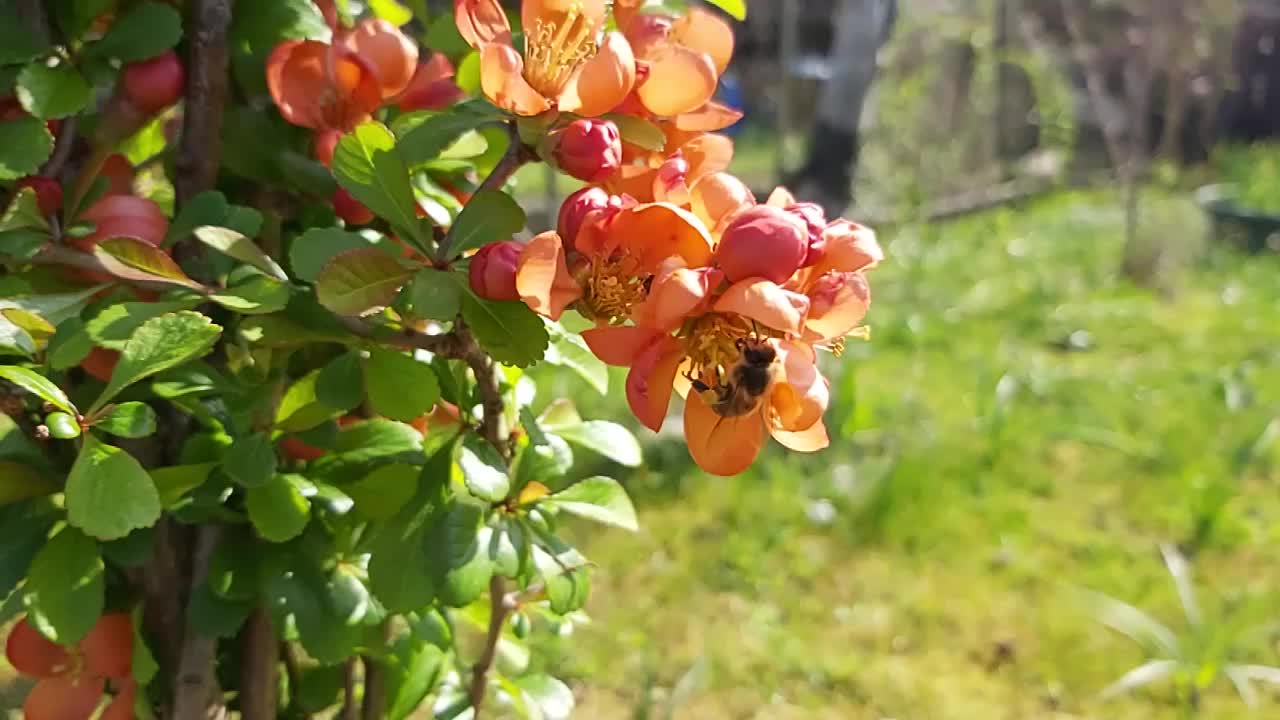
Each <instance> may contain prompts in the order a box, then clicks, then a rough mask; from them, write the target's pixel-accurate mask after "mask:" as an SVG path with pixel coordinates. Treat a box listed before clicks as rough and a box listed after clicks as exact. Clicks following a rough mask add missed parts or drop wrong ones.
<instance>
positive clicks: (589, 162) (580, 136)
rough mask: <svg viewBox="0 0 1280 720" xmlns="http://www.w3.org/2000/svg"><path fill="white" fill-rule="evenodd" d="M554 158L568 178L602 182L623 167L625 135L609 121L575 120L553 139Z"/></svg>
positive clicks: (553, 136) (555, 134)
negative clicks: (623, 140)
mask: <svg viewBox="0 0 1280 720" xmlns="http://www.w3.org/2000/svg"><path fill="white" fill-rule="evenodd" d="M551 142H552V147H553V148H554V149H553V150H552V151H551V155H552V158H553V159H554V161H555V164H556V165H557V166H558V167H559V168H560V169H561V170H562V171H564V172H565V173H566V174H567V175H570V176H572V177H575V178H577V179H579V180H582V181H584V182H600V181H602V180H604V179H606V178H608V177H609V176H610V175H613V174H614V173H615V172H617V170H618V168H619V167H620V166H621V165H622V135H621V134H620V133H619V132H618V126H617V125H614V124H613V123H612V122H610V121H608V120H595V119H587V118H583V119H580V120H574V121H573V122H571V123H569V125H568V126H567V127H565V128H564V129H563V130H560V131H558V132H556V133H554V134H553V135H552V137H551Z"/></svg>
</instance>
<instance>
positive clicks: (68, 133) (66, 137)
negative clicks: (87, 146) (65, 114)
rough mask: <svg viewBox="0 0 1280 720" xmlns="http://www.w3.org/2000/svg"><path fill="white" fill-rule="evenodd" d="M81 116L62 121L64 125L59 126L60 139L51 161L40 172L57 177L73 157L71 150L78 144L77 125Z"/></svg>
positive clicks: (50, 158)
mask: <svg viewBox="0 0 1280 720" xmlns="http://www.w3.org/2000/svg"><path fill="white" fill-rule="evenodd" d="M78 122H79V118H78V117H77V116H75V115H72V116H71V117H69V118H67V119H65V120H63V121H62V127H60V128H58V141H57V143H55V144H54V146H53V154H52V155H50V156H49V162H47V163H45V164H44V168H42V169H41V170H40V174H41V175H43V176H45V177H49V178H57V177H58V174H59V173H61V172H62V168H63V167H65V166H66V164H67V161H68V160H70V159H71V150H72V149H73V148H74V147H75V144H76V126H77V123H78Z"/></svg>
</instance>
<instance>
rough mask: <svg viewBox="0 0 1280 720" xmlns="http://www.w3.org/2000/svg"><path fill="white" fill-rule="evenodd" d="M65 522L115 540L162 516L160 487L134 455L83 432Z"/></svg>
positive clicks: (69, 478) (70, 480)
mask: <svg viewBox="0 0 1280 720" xmlns="http://www.w3.org/2000/svg"><path fill="white" fill-rule="evenodd" d="M66 493H67V499H66V503H67V522H69V523H71V524H72V525H74V526H76V527H78V528H80V529H81V530H83V531H85V532H86V533H88V534H89V535H92V536H93V537H95V538H98V539H99V540H114V539H116V538H122V537H124V536H125V535H128V534H129V533H130V532H132V531H133V530H136V529H138V528H144V527H151V526H152V525H154V524H155V523H156V521H157V520H159V519H160V509H161V508H160V493H159V492H158V491H157V490H156V484H155V482H154V481H152V479H151V476H150V475H148V474H147V471H146V470H144V469H142V465H140V464H139V463H138V461H137V460H135V459H134V458H133V456H132V455H130V454H129V453H127V452H125V451H124V450H121V449H120V448H118V447H112V446H111V445H107V444H104V443H102V442H101V441H99V440H97V439H96V438H94V437H93V436H92V435H88V436H86V437H85V440H84V446H83V447H82V448H80V455H79V456H78V457H77V458H76V462H75V464H74V465H72V466H71V473H70V474H69V475H67V490H66Z"/></svg>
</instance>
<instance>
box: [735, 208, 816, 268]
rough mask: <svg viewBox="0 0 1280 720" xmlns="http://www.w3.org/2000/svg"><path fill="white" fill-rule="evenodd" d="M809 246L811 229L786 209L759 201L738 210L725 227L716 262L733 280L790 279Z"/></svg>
mask: <svg viewBox="0 0 1280 720" xmlns="http://www.w3.org/2000/svg"><path fill="white" fill-rule="evenodd" d="M808 247H809V232H808V229H807V228H806V227H805V226H804V225H803V224H802V223H801V222H800V220H798V219H796V217H795V216H793V215H791V214H790V213H787V212H786V211H784V210H781V209H779V208H776V207H773V206H770V205H757V206H755V207H752V208H748V209H746V210H743V211H742V212H740V213H738V215H737V217H735V218H734V219H733V220H732V221H731V222H730V223H729V225H728V227H726V228H725V231H724V236H723V237H722V238H721V240H720V246H719V247H718V248H717V249H716V262H717V263H718V264H719V266H720V268H721V269H723V270H724V273H725V276H726V277H728V279H729V281H730V282H737V281H739V280H745V279H747V278H764V279H765V280H769V281H772V282H775V283H779V284H781V283H783V282H786V281H787V279H788V278H790V277H791V276H792V274H794V273H795V271H796V270H797V269H799V267H800V264H801V263H802V262H803V261H804V257H805V253H806V252H807V250H808Z"/></svg>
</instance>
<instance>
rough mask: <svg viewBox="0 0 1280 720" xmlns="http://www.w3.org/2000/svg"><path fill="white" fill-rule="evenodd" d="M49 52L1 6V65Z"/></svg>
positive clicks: (10, 10) (10, 8) (10, 9)
mask: <svg viewBox="0 0 1280 720" xmlns="http://www.w3.org/2000/svg"><path fill="white" fill-rule="evenodd" d="M48 51H49V43H47V42H45V41H44V40H42V39H41V38H39V37H37V36H36V34H35V33H32V32H30V31H29V30H28V29H27V25H26V24H25V23H23V22H22V21H21V19H19V17H18V16H17V14H16V13H15V12H14V7H13V4H12V3H10V4H6V5H3V6H0V65H9V64H17V63H24V62H26V61H28V60H32V59H34V58H36V57H39V56H40V55H43V54H45V53H47V52H48ZM0 596H3V593H0Z"/></svg>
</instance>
